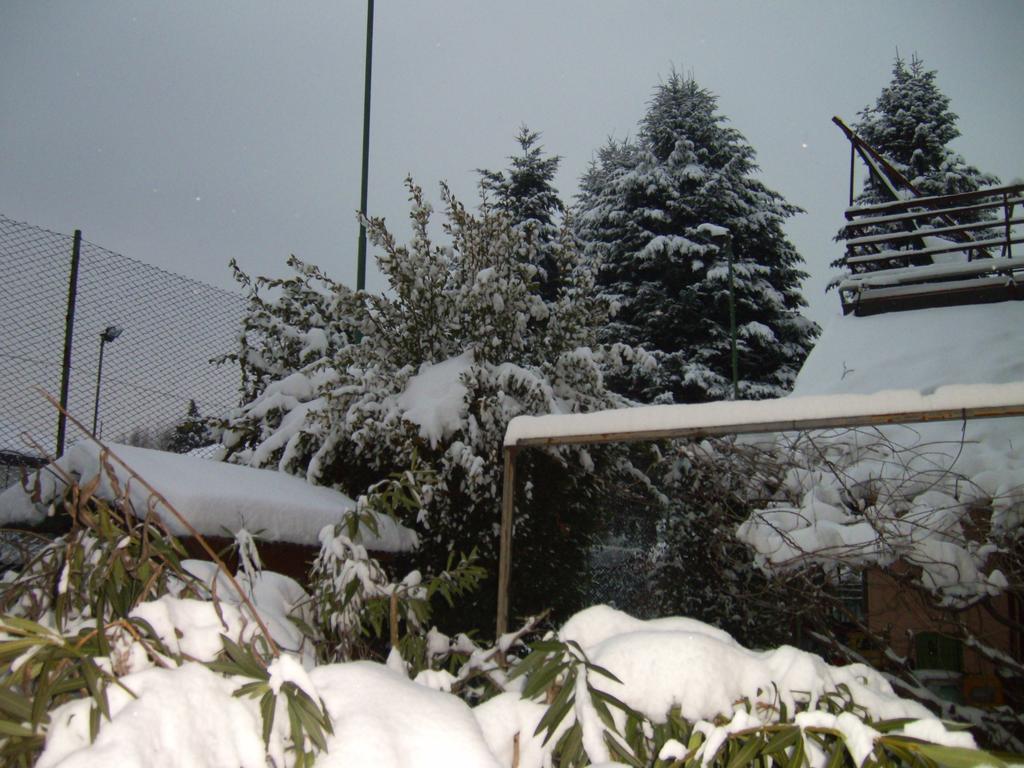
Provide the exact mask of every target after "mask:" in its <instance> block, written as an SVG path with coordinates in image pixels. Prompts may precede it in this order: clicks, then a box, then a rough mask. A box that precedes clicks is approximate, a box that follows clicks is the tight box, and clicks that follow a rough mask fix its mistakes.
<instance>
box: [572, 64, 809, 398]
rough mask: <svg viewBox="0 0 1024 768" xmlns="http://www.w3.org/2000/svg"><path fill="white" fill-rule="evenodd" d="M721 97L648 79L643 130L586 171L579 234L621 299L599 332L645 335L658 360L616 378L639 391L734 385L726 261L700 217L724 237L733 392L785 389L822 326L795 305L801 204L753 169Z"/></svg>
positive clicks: (799, 300)
mask: <svg viewBox="0 0 1024 768" xmlns="http://www.w3.org/2000/svg"><path fill="white" fill-rule="evenodd" d="M716 106H717V99H716V97H715V96H714V95H713V94H712V93H711V92H709V91H707V90H706V89H704V88H701V87H700V86H699V85H698V84H697V83H696V82H695V81H694V80H693V79H692V78H688V77H683V76H681V75H679V74H678V73H675V72H673V73H672V75H671V76H670V77H669V78H668V80H667V81H666V82H664V83H662V84H660V85H658V86H657V87H656V88H655V89H654V95H653V97H652V99H651V102H650V106H649V108H648V111H647V115H646V116H645V117H644V119H643V120H642V121H641V123H640V130H639V134H638V136H637V139H636V140H635V141H629V140H627V141H623V142H615V141H610V142H609V143H608V144H607V145H606V146H605V147H604V148H602V149H601V150H599V151H598V153H597V157H596V159H595V160H594V162H593V163H592V164H591V167H590V169H589V170H588V171H587V173H586V174H585V176H584V177H583V179H582V180H581V192H580V198H579V202H578V204H577V207H576V214H577V215H576V220H575V222H576V234H577V236H578V237H579V238H580V239H581V240H582V241H583V242H584V243H586V252H587V253H588V255H589V256H590V258H591V259H593V260H594V262H595V263H596V264H599V265H600V273H599V278H598V282H599V285H600V286H601V287H602V288H603V289H604V290H605V291H606V292H607V293H608V294H609V295H610V296H611V297H612V298H613V299H614V300H615V301H616V302H618V304H619V305H620V311H619V313H618V315H617V317H616V319H615V321H614V322H613V323H611V324H610V325H609V326H607V327H606V328H605V330H604V338H605V339H606V340H610V339H615V340H619V341H623V342H626V343H629V344H639V345H643V346H644V347H645V348H647V349H650V350H652V351H653V352H654V353H655V354H656V356H657V357H658V358H659V360H660V362H661V373H660V375H659V376H658V377H657V378H656V379H655V380H654V381H651V380H649V379H648V380H633V381H627V382H617V384H618V385H621V386H622V387H623V389H624V391H625V392H626V394H628V395H629V396H631V397H633V398H636V399H639V400H643V401H654V400H662V401H665V400H671V401H675V402H700V401H706V400H715V399H724V398H726V397H727V396H729V394H730V392H731V389H732V386H731V362H730V335H729V311H728V301H729V290H728V265H727V259H726V254H725V253H724V251H723V250H722V249H719V248H718V247H716V246H715V245H713V244H711V243H710V241H709V238H708V236H707V234H706V232H707V228H706V227H705V228H702V227H701V225H702V224H712V225H716V226H721V227H725V228H727V229H728V230H729V231H730V233H731V237H732V252H733V254H734V273H735V300H736V317H737V337H738V341H737V345H738V349H739V360H740V364H739V387H738V389H739V394H740V397H742V398H764V397H778V396H781V395H783V394H785V393H786V392H787V391H788V390H789V389H790V387H791V386H792V383H793V380H794V377H795V376H796V372H797V370H798V369H799V367H800V364H801V363H802V362H803V359H804V357H806V355H807V353H808V352H809V351H810V348H811V345H812V343H813V341H814V338H815V337H816V335H817V333H818V328H817V326H816V325H815V324H814V323H813V322H811V321H810V320H808V319H807V318H805V317H804V316H803V315H801V314H800V310H801V308H802V307H803V306H805V305H806V302H805V301H804V299H803V296H802V295H801V293H800V281H801V280H802V279H803V277H804V276H805V273H804V272H802V271H801V270H800V265H801V263H802V259H801V257H800V255H799V254H798V253H797V251H796V249H795V248H794V247H793V245H792V243H790V242H789V240H788V239H787V238H786V236H785V233H784V232H783V230H782V224H783V222H784V221H785V219H786V218H787V217H789V216H792V215H793V214H795V213H797V212H798V211H799V209H798V208H796V207H795V206H793V205H790V204H788V203H786V202H785V200H784V199H783V198H782V196H781V195H779V194H778V193H776V192H773V191H772V190H770V189H768V188H767V187H766V186H765V185H764V184H762V183H761V182H760V181H757V180H756V179H754V178H753V176H752V174H753V173H754V172H755V171H756V170H757V166H756V164H755V161H754V158H755V152H754V150H753V148H751V147H750V145H749V144H747V142H746V140H745V139H744V138H743V136H742V135H741V134H740V133H739V131H737V130H736V129H734V128H730V127H727V126H726V125H725V122H726V118H724V117H723V116H721V115H719V114H717V113H716V111H715V110H716Z"/></svg>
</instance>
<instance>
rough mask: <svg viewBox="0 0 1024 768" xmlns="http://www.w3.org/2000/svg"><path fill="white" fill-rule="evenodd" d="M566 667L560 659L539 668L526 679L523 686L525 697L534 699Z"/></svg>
mask: <svg viewBox="0 0 1024 768" xmlns="http://www.w3.org/2000/svg"><path fill="white" fill-rule="evenodd" d="M565 667H566V664H565V663H563V662H560V661H559V662H555V663H551V664H549V665H548V666H543V667H541V668H540V669H538V670H537V671H536V672H535V673H534V674H532V675H530V676H529V677H528V678H527V679H526V685H525V686H524V687H523V693H522V696H523V698H524V699H532V698H533V697H534V696H536V695H537V694H538V693H540V692H541V691H543V690H546V689H547V687H548V686H549V685H550V684H551V683H552V682H554V680H555V678H556V677H558V676H559V675H560V674H561V673H562V671H563V670H564V669H565Z"/></svg>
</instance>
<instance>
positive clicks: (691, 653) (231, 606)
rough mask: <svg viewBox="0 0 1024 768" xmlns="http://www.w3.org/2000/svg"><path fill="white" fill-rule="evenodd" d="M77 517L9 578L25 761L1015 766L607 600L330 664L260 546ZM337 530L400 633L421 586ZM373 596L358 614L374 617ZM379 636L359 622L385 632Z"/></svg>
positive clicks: (879, 693)
mask: <svg viewBox="0 0 1024 768" xmlns="http://www.w3.org/2000/svg"><path fill="white" fill-rule="evenodd" d="M111 460H112V461H113V460H116V459H114V458H113V457H112V456H111ZM182 482H187V480H185V479H183V481H182ZM397 482H401V481H397ZM389 490H390V491H391V492H393V491H395V490H396V489H395V488H394V487H392V488H391V489H389ZM392 495H394V493H392ZM65 503H66V504H67V505H68V508H69V511H70V512H72V514H73V516H74V523H75V525H74V528H73V530H72V531H71V532H70V533H69V534H68V535H67V536H66V537H65V538H64V539H62V540H59V541H57V542H55V543H54V544H53V545H51V546H48V547H46V548H45V549H44V550H43V551H42V552H41V553H40V554H39V555H38V557H37V558H36V559H35V560H34V561H33V562H32V563H31V564H30V565H29V566H28V567H27V568H26V570H25V571H24V572H23V573H21V574H20V575H19V574H7V575H6V576H5V577H4V581H3V593H2V598H0V600H2V603H0V606H2V613H0V659H3V660H4V661H5V663H6V666H5V669H4V671H3V672H2V673H0V755H2V757H3V759H4V761H5V764H8V765H24V766H29V765H37V766H40V768H57V767H58V766H59V767H61V768H72V767H75V768H91V767H92V766H107V765H111V764H117V765H123V766H153V765H157V766H166V767H168V768H171V767H177V766H181V767H182V768H185V767H186V766H187V767H188V768H197V767H198V768H202V767H203V766H209V767H210V768H214V767H215V766H216V767H220V766H225V765H232V766H242V768H265V767H266V766H268V765H269V766H277V768H291V767H292V766H307V767H308V766H318V767H325V766H342V765H344V766H349V767H351V766H373V767H374V768H391V767H392V766H394V767H395V768H399V767H402V766H424V767H425V768H426V767H428V766H429V767H432V766H437V765H446V766H517V768H543V767H547V766H559V767H564V768H568V767H569V766H584V765H590V764H597V763H599V762H601V761H608V760H611V759H614V760H618V761H620V762H618V763H609V762H605V763H604V764H607V765H631V766H644V765H650V766H659V767H660V766H669V765H684V764H685V765H688V766H698V765H701V766H704V765H713V766H716V767H717V766H721V767H722V768H726V767H727V766H732V768H739V767H740V766H746V765H753V764H754V763H755V762H757V763H758V764H762V765H764V764H768V762H769V761H770V762H771V763H779V764H781V765H785V766H792V768H802V767H803V766H811V767H813V768H824V766H826V765H829V766H837V767H838V766H844V767H845V766H850V768H852V767H853V766H862V765H865V764H868V763H870V764H871V765H880V766H895V765H899V764H910V763H914V764H918V765H924V766H931V765H948V766H951V767H952V766H957V768H964V767H965V766H973V765H980V764H986V765H993V766H1001V765H1002V763H1001V761H1000V760H999V759H998V758H997V757H995V756H994V755H991V754H987V753H984V752H980V751H977V750H975V749H974V748H973V747H974V743H973V740H972V738H971V736H970V735H969V734H967V733H966V732H962V731H959V730H956V729H952V728H950V727H947V725H945V724H943V723H941V722H940V721H938V720H936V719H934V718H933V717H932V716H931V715H929V714H928V712H927V711H926V710H924V709H923V708H922V707H921V706H920V705H918V704H915V703H914V702H910V701H906V700H903V699H900V698H898V697H896V696H895V695H893V692H892V690H891V688H889V686H888V684H887V683H886V681H885V680H884V679H883V678H882V677H881V676H880V675H878V674H877V673H875V672H874V671H872V670H870V669H869V668H867V667H858V666H850V667H843V668H836V667H831V666H829V665H828V664H826V663H824V662H823V661H822V660H821V659H820V658H818V657H816V656H813V655H811V654H807V653H805V652H802V651H798V650H796V649H793V648H779V649H777V650H774V651H767V652H755V651H751V650H748V649H746V648H743V647H742V646H740V645H738V644H737V643H736V642H735V641H734V640H733V639H732V638H731V637H730V636H729V635H727V634H725V633H724V632H722V631H721V630H717V629H715V628H713V627H710V626H708V625H706V624H703V623H701V622H698V621H694V620H690V619H684V618H672V619H660V620H655V621H648V622H644V621H639V620H637V619H633V618H631V617H629V616H627V615H626V614H623V613H621V612H618V611H614V610H612V609H610V608H606V607H601V606H598V607H594V608H590V609H588V610H585V611H583V612H581V613H579V614H577V615H575V616H574V617H573V618H572V619H570V620H569V621H568V622H567V623H566V624H564V625H563V627H562V628H561V630H560V631H559V632H558V633H557V635H551V634H549V635H548V636H546V637H545V638H542V639H540V640H537V641H535V642H533V643H531V647H530V648H526V647H524V646H523V636H524V634H525V633H527V632H529V631H530V630H531V627H532V625H528V626H526V627H524V628H523V629H522V630H520V631H519V632H517V633H515V634H513V635H509V636H506V637H503V638H501V639H500V641H499V643H498V644H497V645H496V646H495V647H493V648H480V647H477V646H475V645H474V644H473V643H472V641H471V640H469V639H468V638H467V637H465V636H456V637H452V638H449V637H446V636H444V635H442V634H441V633H439V632H438V631H437V630H436V629H433V628H431V629H429V630H426V629H425V627H426V624H417V623H416V622H414V621H410V620H409V617H408V615H406V618H405V619H404V620H403V624H404V626H405V632H404V634H405V638H403V640H405V639H410V638H417V639H418V641H417V642H401V641H400V642H395V643H392V645H391V649H390V652H388V654H387V657H386V659H387V660H386V663H380V662H379V661H373V660H365V659H373V658H383V656H377V654H381V653H383V652H384V651H385V650H386V649H384V648H380V647H378V648H377V649H376V650H374V649H373V648H371V647H369V646H362V647H363V648H364V652H365V653H366V654H367V655H366V656H365V657H364V660H360V659H359V658H358V657H353V659H352V660H349V661H339V660H337V658H335V660H333V661H331V660H328V657H329V656H330V655H331V653H332V650H331V649H330V648H324V647H323V636H322V635H320V634H319V633H318V631H317V629H316V625H317V620H316V616H315V614H316V612H317V611H319V610H321V607H320V606H319V605H318V604H317V603H315V602H314V603H311V602H310V600H309V597H308V595H306V594H305V593H304V592H303V590H302V589H301V588H300V587H299V586H298V585H297V584H295V582H293V581H291V580H290V579H287V578H285V577H282V576H279V575H277V574H274V573H270V572H267V571H261V570H260V569H259V564H258V556H257V555H256V553H255V551H254V550H253V549H252V548H251V546H250V545H251V543H252V542H251V538H250V539H247V540H245V541H242V542H240V544H241V545H242V546H244V547H246V553H245V556H244V557H242V558H240V559H241V561H242V563H243V568H242V569H241V571H240V572H239V573H238V574H235V575H231V574H228V573H227V572H225V571H224V570H223V569H222V564H220V565H215V564H214V563H206V562H198V561H187V560H182V559H181V554H182V550H181V546H180V544H178V542H177V541H176V540H175V539H174V537H173V536H172V535H171V534H170V533H169V532H168V531H167V530H166V529H165V528H164V527H163V526H162V525H161V524H160V523H159V518H158V517H156V516H150V517H148V518H147V517H146V516H142V517H139V516H137V515H135V514H134V513H132V514H125V511H126V509H127V507H129V506H130V505H131V503H132V500H131V498H130V497H129V496H127V495H125V496H124V497H122V498H121V499H119V500H118V502H117V503H112V504H110V503H107V502H105V501H96V500H94V499H92V498H91V496H90V489H89V488H87V487H84V488H83V487H78V486H74V487H72V488H71V490H70V492H69V494H68V496H67V497H66V500H65ZM149 503H150V504H152V505H154V506H156V505H159V504H162V502H161V501H160V500H159V499H156V498H155V497H154V498H153V499H150V502H149ZM168 511H170V512H171V514H173V510H168ZM350 530H355V529H354V528H353V529H350ZM322 539H323V550H322V553H321V556H322V557H325V558H331V557H336V559H337V561H338V562H340V563H342V564H345V565H347V567H349V569H350V571H351V574H352V579H351V580H350V581H349V582H348V583H351V584H355V585H356V587H355V588H354V589H351V590H350V589H349V588H347V587H345V586H343V585H341V584H339V585H338V586H339V588H340V589H341V591H342V593H343V594H347V593H349V592H350V591H351V593H352V595H356V594H361V595H362V597H364V598H373V599H377V601H378V602H377V604H378V605H379V604H380V599H383V601H384V602H385V603H390V605H391V606H392V608H391V610H390V613H391V616H392V633H391V639H392V640H395V638H396V633H395V629H394V627H395V625H396V624H397V619H396V618H395V617H396V616H397V615H398V609H397V608H396V607H395V606H396V605H397V604H399V603H402V604H405V603H407V601H409V600H410V599H415V593H416V591H417V586H418V582H417V578H416V576H415V574H410V575H409V576H407V577H405V578H403V579H401V580H399V581H390V580H387V582H386V584H384V583H382V584H381V590H380V594H376V595H369V594H367V593H365V592H360V589H361V585H364V584H365V574H366V573H367V572H368V571H371V570H374V569H377V568H379V567H380V566H379V564H376V563H374V562H372V561H371V560H368V559H367V558H366V556H365V552H362V551H360V550H361V545H360V544H359V542H358V539H356V540H353V539H351V538H349V537H348V536H347V534H346V533H345V531H344V530H343V529H342V528H339V527H330V526H328V527H327V528H325V530H324V532H323V534H322ZM342 545H343V546H342ZM449 596H450V597H455V598H456V599H457V590H456V591H454V592H449ZM369 602H370V600H358V601H355V602H353V603H352V608H353V610H354V612H355V613H357V614H361V615H362V616H364V617H366V616H367V615H368V613H367V612H368V605H369ZM421 616H422V617H423V618H428V617H429V614H426V613H424V614H421ZM369 623H370V622H369V621H362V622H361V621H352V622H349V623H348V624H347V625H346V627H345V628H344V630H343V631H345V632H350V633H354V634H355V635H360V636H364V637H365V636H366V634H367V628H368V625H369ZM353 647H358V644H356V645H354V646H353ZM481 700H482V701H481Z"/></svg>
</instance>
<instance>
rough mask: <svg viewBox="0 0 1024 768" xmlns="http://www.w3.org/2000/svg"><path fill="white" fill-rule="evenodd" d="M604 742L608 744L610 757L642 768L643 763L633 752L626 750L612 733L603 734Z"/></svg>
mask: <svg viewBox="0 0 1024 768" xmlns="http://www.w3.org/2000/svg"><path fill="white" fill-rule="evenodd" d="M604 743H605V744H607V745H608V751H609V752H610V753H611V755H612V757H613V758H615V759H616V760H618V761H619V762H620V763H626V764H627V765H631V766H633V768H644V764H643V763H642V762H640V761H639V760H638V759H637V758H636V757H635V756H634V755H633V754H631V753H630V752H627V751H626V749H625V747H623V746H622V745H621V744H620V743H619V740H618V739H616V738H615V737H614V736H612V734H610V733H605V734H604Z"/></svg>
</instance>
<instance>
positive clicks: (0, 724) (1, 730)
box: [0, 720, 35, 738]
mask: <svg viewBox="0 0 1024 768" xmlns="http://www.w3.org/2000/svg"><path fill="white" fill-rule="evenodd" d="M34 735H35V733H34V732H33V731H31V730H29V729H28V728H26V727H25V726H24V725H20V724H19V723H12V722H11V721H10V720H0V736H15V737H22V738H24V737H29V736H34Z"/></svg>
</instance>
